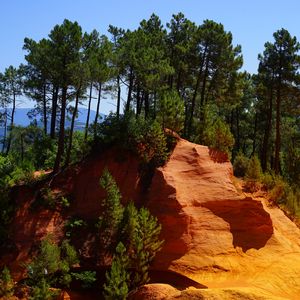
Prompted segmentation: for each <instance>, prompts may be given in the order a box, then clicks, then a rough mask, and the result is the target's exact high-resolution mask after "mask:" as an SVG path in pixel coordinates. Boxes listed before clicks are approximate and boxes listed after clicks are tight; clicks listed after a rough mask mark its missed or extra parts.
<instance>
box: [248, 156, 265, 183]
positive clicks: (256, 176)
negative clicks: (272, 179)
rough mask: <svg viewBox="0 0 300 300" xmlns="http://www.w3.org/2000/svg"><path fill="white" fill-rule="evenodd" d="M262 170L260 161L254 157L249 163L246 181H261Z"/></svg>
mask: <svg viewBox="0 0 300 300" xmlns="http://www.w3.org/2000/svg"><path fill="white" fill-rule="evenodd" d="M261 175H262V170H261V166H260V161H259V159H258V157H257V156H256V155H254V156H252V157H251V158H250V160H249V163H248V168H247V170H246V179H248V180H252V181H259V180H260V179H261Z"/></svg>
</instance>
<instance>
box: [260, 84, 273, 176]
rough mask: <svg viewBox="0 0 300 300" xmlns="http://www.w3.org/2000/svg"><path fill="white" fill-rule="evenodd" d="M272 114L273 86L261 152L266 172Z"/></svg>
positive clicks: (262, 164) (262, 165) (262, 163)
mask: <svg viewBox="0 0 300 300" xmlns="http://www.w3.org/2000/svg"><path fill="white" fill-rule="evenodd" d="M272 114H273V88H272V87H271V93H270V98H269V107H268V117H267V118H268V120H267V125H266V128H265V133H264V138H263V146H262V153H261V167H262V170H263V171H264V172H265V171H266V170H267V158H268V149H269V140H270V135H271V130H272Z"/></svg>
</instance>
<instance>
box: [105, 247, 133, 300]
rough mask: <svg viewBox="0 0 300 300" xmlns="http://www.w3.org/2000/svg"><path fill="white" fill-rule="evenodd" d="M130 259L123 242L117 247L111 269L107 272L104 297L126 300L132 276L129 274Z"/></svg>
mask: <svg viewBox="0 0 300 300" xmlns="http://www.w3.org/2000/svg"><path fill="white" fill-rule="evenodd" d="M128 267H129V258H128V255H127V254H126V248H125V246H124V245H123V244H122V242H120V243H118V245H117V247H116V254H115V256H114V258H113V261H112V265H111V269H110V270H109V271H108V272H106V274H105V277H106V283H105V284H104V286H103V289H104V293H103V295H104V297H105V299H109V300H125V299H126V298H127V294H128V292H129V288H128V284H129V280H130V274H129V272H128Z"/></svg>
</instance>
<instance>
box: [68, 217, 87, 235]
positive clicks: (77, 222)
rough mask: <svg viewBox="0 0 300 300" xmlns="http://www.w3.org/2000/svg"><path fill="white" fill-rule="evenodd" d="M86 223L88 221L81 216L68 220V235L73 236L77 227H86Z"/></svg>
mask: <svg viewBox="0 0 300 300" xmlns="http://www.w3.org/2000/svg"><path fill="white" fill-rule="evenodd" d="M86 225H87V224H86V222H85V221H84V220H82V219H79V218H72V219H70V220H68V221H67V222H66V224H65V231H66V233H65V235H66V237H68V238H69V237H72V235H73V234H75V233H76V229H78V228H81V227H85V226H86Z"/></svg>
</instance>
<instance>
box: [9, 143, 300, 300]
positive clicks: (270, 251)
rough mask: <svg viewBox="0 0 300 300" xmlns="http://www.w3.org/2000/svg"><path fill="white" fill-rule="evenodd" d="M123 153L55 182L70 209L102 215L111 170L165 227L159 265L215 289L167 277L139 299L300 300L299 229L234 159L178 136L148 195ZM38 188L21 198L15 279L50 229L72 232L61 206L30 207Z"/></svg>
mask: <svg viewBox="0 0 300 300" xmlns="http://www.w3.org/2000/svg"><path fill="white" fill-rule="evenodd" d="M117 156H118V153H114V151H112V152H111V153H104V154H103V155H101V156H99V157H98V158H97V157H94V158H91V159H90V160H88V161H86V162H85V163H84V164H83V165H82V166H80V167H78V168H77V169H75V170H72V171H67V172H65V173H64V174H62V175H61V176H58V177H57V178H56V179H55V180H54V182H53V188H54V189H55V190H56V191H57V192H60V191H62V190H63V191H64V192H67V193H71V194H72V195H73V202H72V205H71V208H70V212H69V214H71V215H72V214H74V215H75V214H78V213H80V214H81V216H83V217H86V218H89V217H90V218H92V217H96V216H97V215H98V214H99V209H100V205H99V203H100V202H99V199H101V197H103V196H104V195H103V192H102V191H101V189H100V188H99V185H98V182H99V177H100V175H101V173H102V171H103V168H104V167H105V166H106V167H108V169H109V170H110V171H111V172H112V175H113V176H114V177H115V178H116V181H117V183H118V185H119V186H120V190H121V193H122V195H123V202H127V201H128V200H129V199H133V200H134V201H135V202H136V203H141V202H142V203H143V204H144V205H145V206H147V207H148V208H149V209H150V210H151V211H152V213H153V214H154V215H156V216H157V217H158V219H159V222H160V223H161V224H162V228H163V229H162V238H163V239H164V240H165V243H164V246H163V249H162V251H161V252H160V253H159V254H158V255H157V257H156V259H155V262H154V265H153V267H152V269H153V270H154V271H155V272H160V271H164V272H165V271H167V270H169V271H173V272H176V273H178V274H180V275H181V276H182V277H185V278H186V279H190V280H191V282H196V283H198V284H199V285H200V286H205V287H207V288H204V289H202V288H197V286H196V285H194V284H191V285H193V287H185V288H184V289H182V288H179V287H178V286H177V285H174V284H173V285H174V287H171V286H170V284H172V282H168V280H166V281H163V282H164V283H165V284H150V285H147V286H145V287H143V288H142V289H140V290H138V291H137V292H136V293H135V294H131V295H130V299H300V230H299V228H298V227H297V226H296V225H295V224H294V223H293V222H292V221H291V220H290V219H289V218H288V217H286V216H285V214H284V213H283V212H282V211H281V210H280V209H279V208H277V207H269V206H268V205H267V202H268V201H267V195H266V194H265V193H263V192H260V191H259V192H257V193H254V194H250V193H248V194H247V193H244V192H243V190H242V184H241V183H239V181H237V180H236V179H235V178H234V177H233V175H232V166H231V163H230V162H229V161H228V160H227V158H226V156H224V155H222V154H221V153H219V152H217V151H213V150H210V149H208V148H207V147H205V146H200V145H196V144H193V143H190V142H188V141H186V140H183V139H179V141H178V144H177V146H176V147H175V149H174V151H173V153H172V155H171V157H170V159H169V161H168V163H167V164H166V165H165V166H164V167H161V168H158V169H157V170H156V171H155V174H154V177H153V180H152V183H151V186H150V188H149V192H148V193H145V192H143V191H142V190H141V188H140V184H139V180H140V178H139V173H138V163H137V162H136V160H135V159H133V158H132V157H130V156H128V157H127V155H126V154H124V158H123V159H121V160H120V159H118V160H116V159H115V158H116V157H117ZM233 181H234V182H235V184H234V183H233ZM236 182H237V184H236ZM32 193H33V192H32V191H30V190H26V189H24V190H22V192H19V195H17V196H18V197H17V198H18V199H20V207H21V208H20V210H19V211H18V212H17V215H16V218H15V221H14V224H13V227H12V231H11V233H12V238H13V240H14V241H15V243H16V246H17V248H18V252H17V253H15V254H14V256H13V254H11V256H7V257H6V260H10V261H12V259H13V263H12V264H11V265H12V266H13V267H14V272H15V275H16V276H17V275H19V276H21V275H22V270H21V269H20V267H18V266H19V262H21V261H24V260H28V259H29V258H30V249H32V247H33V246H34V244H35V243H36V242H34V241H36V240H39V239H40V238H42V237H43V236H44V235H45V234H46V233H49V232H53V233H54V235H55V236H56V237H57V238H58V239H59V238H60V237H61V236H62V235H63V233H62V228H63V224H64V218H65V216H62V214H61V213H60V212H50V211H38V212H29V210H28V207H29V203H30V198H31V197H32ZM162 274H163V273H162ZM167 283H169V285H168V284H167ZM175 287H176V288H175ZM70 298H71V299H75V298H76V297H72V296H71V297H70ZM76 299H79V298H78V297H77V298H76ZM82 299H84V296H83V297H82Z"/></svg>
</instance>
